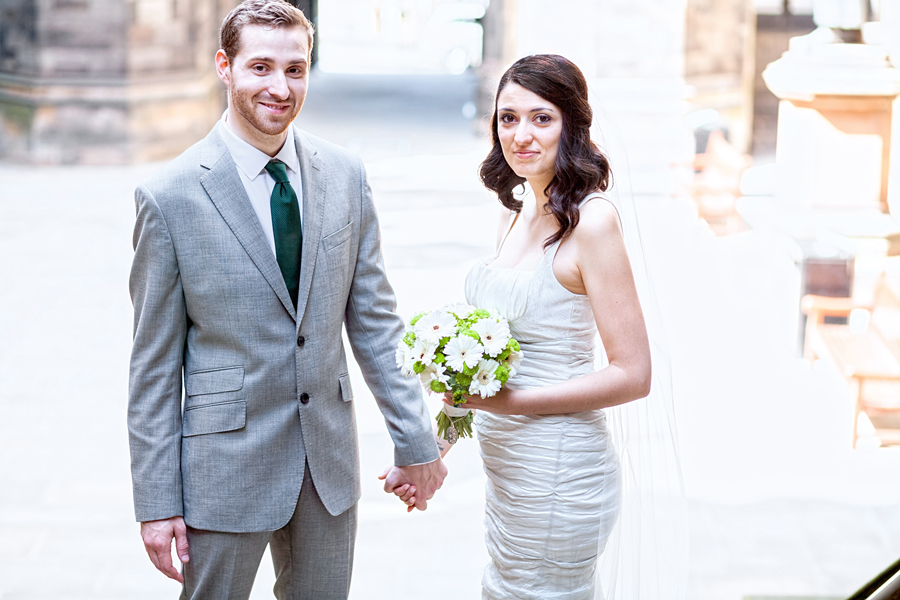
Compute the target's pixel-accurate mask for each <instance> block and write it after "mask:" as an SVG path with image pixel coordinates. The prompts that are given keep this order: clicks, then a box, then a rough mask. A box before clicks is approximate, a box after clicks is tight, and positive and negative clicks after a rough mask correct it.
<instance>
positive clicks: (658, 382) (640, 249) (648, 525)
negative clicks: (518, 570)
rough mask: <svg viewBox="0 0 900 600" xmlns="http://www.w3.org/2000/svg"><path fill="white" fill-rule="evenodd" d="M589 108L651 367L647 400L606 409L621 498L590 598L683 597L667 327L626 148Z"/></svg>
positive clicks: (682, 533) (681, 511)
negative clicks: (646, 337) (608, 167)
mask: <svg viewBox="0 0 900 600" xmlns="http://www.w3.org/2000/svg"><path fill="white" fill-rule="evenodd" d="M591 105H592V107H593V109H594V113H595V116H594V127H593V128H592V138H593V139H594V141H595V142H596V143H597V144H598V145H599V146H600V147H601V148H602V149H603V150H604V151H605V152H606V153H607V156H608V158H609V160H610V163H611V167H612V173H613V178H614V179H613V181H614V185H613V187H612V189H610V190H608V191H607V192H606V193H605V196H606V197H607V198H608V199H610V200H611V201H612V203H613V204H614V205H615V207H616V209H617V210H618V212H619V217H620V220H621V225H622V231H623V234H624V238H625V245H626V249H627V251H628V256H629V259H630V260H631V266H632V271H633V272H634V279H635V284H636V286H637V290H638V295H639V297H640V301H641V308H642V310H643V313H644V319H645V321H646V324H647V331H648V334H649V338H650V351H651V359H652V369H653V374H652V385H651V390H650V395H649V396H648V397H647V398H644V399H641V400H635V401H633V402H628V403H626V404H623V405H621V406H616V407H612V408H608V409H605V410H606V415H607V422H608V428H609V432H610V436H611V438H612V440H613V445H614V446H615V449H614V450H611V451H613V452H618V454H619V477H620V490H621V491H620V493H621V497H620V502H619V515H618V519H617V521H616V525H615V526H614V528H613V531H612V533H611V535H610V537H609V539H608V540H607V542H606V547H605V549H604V548H600V550H601V551H602V552H603V554H602V556H601V558H600V561H599V564H598V569H597V577H598V578H599V585H598V586H597V590H598V592H597V595H596V596H595V597H596V598H598V599H600V598H603V599H605V600H683V599H684V598H685V595H686V592H687V578H688V550H689V543H688V524H687V505H686V501H685V498H684V487H683V483H682V475H681V461H680V453H679V447H678V435H677V428H676V420H675V407H674V396H673V389H672V371H671V357H670V354H669V346H668V342H667V339H666V331H665V323H664V322H663V319H662V317H661V310H660V305H659V298H658V296H657V290H656V289H655V287H654V283H653V278H652V276H651V265H650V263H649V261H648V257H647V252H646V251H645V248H644V244H643V241H642V236H641V223H640V215H639V211H638V207H637V202H636V199H635V195H634V193H633V191H632V187H631V184H630V181H631V172H630V166H629V160H628V153H627V149H626V147H625V144H624V141H623V140H622V136H621V134H619V132H618V131H617V130H616V124H615V122H614V120H613V119H610V118H609V117H608V115H607V114H606V113H605V112H604V111H603V109H602V106H601V104H600V103H599V102H598V100H597V98H596V95H595V94H591ZM598 117H599V118H598ZM598 124H599V126H598ZM598 341H599V340H598ZM596 347H597V352H596V367H597V368H602V367H603V366H605V365H606V356H605V352H604V351H603V346H602V343H598V344H597V345H596Z"/></svg>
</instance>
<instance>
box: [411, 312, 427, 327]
mask: <svg viewBox="0 0 900 600" xmlns="http://www.w3.org/2000/svg"><path fill="white" fill-rule="evenodd" d="M427 314H428V313H427V312H420V313H418V314H416V315H415V316H413V318H412V319H410V320H409V325H410V327H412V326H414V325H415V324H416V322H418V320H419V319H421V318H422V317H424V316H425V315H427Z"/></svg>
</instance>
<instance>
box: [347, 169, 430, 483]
mask: <svg viewBox="0 0 900 600" xmlns="http://www.w3.org/2000/svg"><path fill="white" fill-rule="evenodd" d="M358 172H359V180H360V197H361V203H360V215H359V250H358V253H357V257H356V267H355V272H354V275H353V282H352V284H351V287H350V299H349V301H348V303H347V314H346V327H347V338H348V339H349V341H350V346H351V347H352V348H353V355H354V357H355V358H356V361H357V362H358V363H359V366H360V368H361V370H362V373H363V376H364V377H365V380H366V384H367V385H368V386H369V389H370V390H371V391H372V394H373V395H374V396H375V400H376V402H378V407H379V409H380V410H381V413H382V415H384V420H385V423H386V424H387V427H388V431H389V433H390V435H391V439H392V440H393V442H394V464H395V465H398V466H406V465H414V464H421V463H426V462H431V461H433V460H437V458H438V457H439V454H438V449H437V444H436V443H435V441H434V434H433V433H432V429H431V419H430V417H429V415H428V410H427V407H426V406H425V402H424V400H423V398H422V390H421V388H420V387H419V383H418V380H416V379H406V378H404V377H403V376H402V375H400V370H399V369H398V368H397V365H396V359H395V357H394V350H395V348H396V346H397V343H398V342H399V341H400V338H401V337H402V336H403V332H404V325H403V320H402V319H401V318H400V317H399V316H398V315H397V314H396V312H394V311H395V310H396V306H397V303H396V299H395V297H394V291H393V289H391V285H390V283H388V280H387V275H386V273H385V270H384V260H383V258H382V255H381V233H380V230H379V228H378V217H377V215H376V214H375V206H374V203H373V201H372V190H371V188H370V187H369V183H368V181H367V180H366V174H365V169H364V168H363V166H362V163H359V167H358Z"/></svg>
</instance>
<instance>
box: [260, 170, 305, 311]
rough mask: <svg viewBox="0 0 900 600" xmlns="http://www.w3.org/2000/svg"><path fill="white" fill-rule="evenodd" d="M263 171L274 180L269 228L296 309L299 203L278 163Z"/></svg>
mask: <svg viewBox="0 0 900 600" xmlns="http://www.w3.org/2000/svg"><path fill="white" fill-rule="evenodd" d="M266 171H268V172H269V175H271V176H272V177H273V178H274V179H275V182H276V183H275V189H273V190H272V197H271V198H270V199H269V206H270V207H271V209H272V229H273V230H274V233H275V257H276V258H277V259H278V266H279V267H281V275H282V277H284V283H285V284H287V289H288V293H289V294H290V295H291V300H292V301H293V302H294V308H297V291H298V289H299V288H300V248H301V246H302V244H303V232H302V231H301V229H300V204H299V203H298V202H297V194H295V193H294V188H293V187H291V182H290V181H288V176H287V167H286V166H285V164H284V163H283V162H281V161H278V160H272V161H269V164H267V165H266Z"/></svg>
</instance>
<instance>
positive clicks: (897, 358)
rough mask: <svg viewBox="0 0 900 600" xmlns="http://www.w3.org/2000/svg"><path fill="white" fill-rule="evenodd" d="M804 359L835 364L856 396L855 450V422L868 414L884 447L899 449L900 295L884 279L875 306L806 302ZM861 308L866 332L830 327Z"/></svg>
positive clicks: (839, 301) (815, 298) (820, 298)
mask: <svg viewBox="0 0 900 600" xmlns="http://www.w3.org/2000/svg"><path fill="white" fill-rule="evenodd" d="M801 308H802V309H803V312H804V313H805V314H806V315H807V321H806V341H805V349H804V354H805V356H806V358H808V359H810V360H814V359H816V358H827V359H829V360H831V361H832V362H833V363H834V364H835V365H836V366H837V368H838V370H839V371H840V372H841V374H843V375H844V377H846V378H847V379H848V382H849V383H850V387H851V390H852V393H853V395H854V406H855V409H854V412H853V447H854V448H855V447H856V442H857V439H858V437H859V436H858V432H857V421H858V420H859V414H860V413H865V414H866V416H867V417H868V418H869V420H870V421H871V422H872V425H873V426H874V427H875V434H876V435H877V436H878V437H879V438H881V441H882V443H883V444H900V290H898V289H897V288H896V287H895V286H894V285H893V284H892V283H891V282H889V281H888V279H887V277H885V276H882V277H881V279H880V280H879V282H878V284H877V286H876V289H875V295H874V300H873V302H872V304H871V305H868V306H860V305H859V304H855V303H854V302H853V300H852V299H850V298H828V297H825V296H805V297H804V298H803V300H802V302H801ZM858 308H864V309H867V310H868V311H869V312H870V315H871V317H870V320H869V324H868V327H867V328H866V329H865V330H864V331H857V332H855V331H853V330H852V329H851V327H850V326H849V325H839V324H831V323H826V322H825V318H826V317H849V316H850V313H851V311H853V310H854V309H858Z"/></svg>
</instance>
